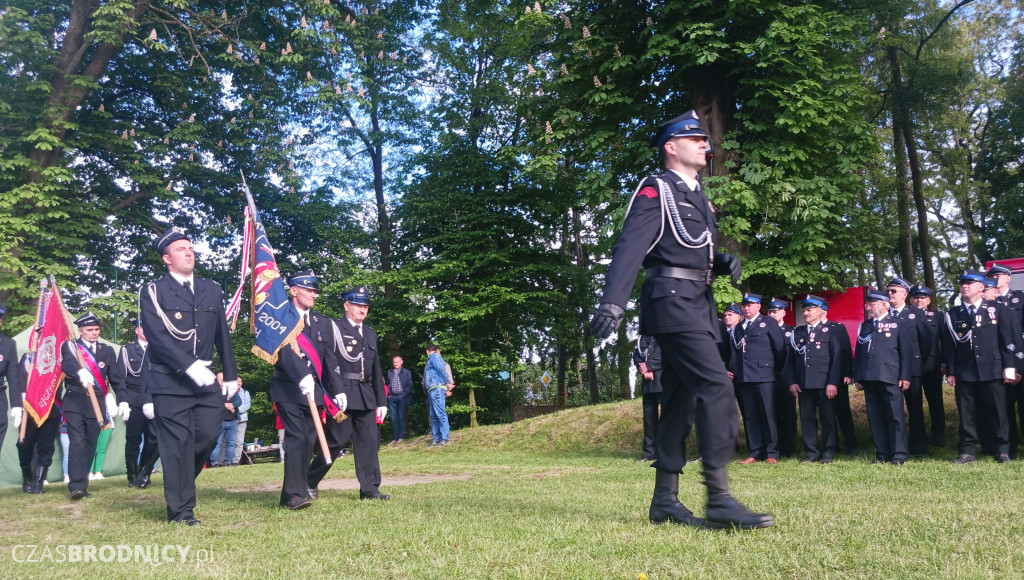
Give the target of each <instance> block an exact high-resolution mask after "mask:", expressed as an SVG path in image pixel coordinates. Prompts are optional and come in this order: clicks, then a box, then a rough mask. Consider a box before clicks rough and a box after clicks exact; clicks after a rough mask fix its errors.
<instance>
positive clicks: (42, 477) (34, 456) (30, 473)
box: [12, 352, 64, 494]
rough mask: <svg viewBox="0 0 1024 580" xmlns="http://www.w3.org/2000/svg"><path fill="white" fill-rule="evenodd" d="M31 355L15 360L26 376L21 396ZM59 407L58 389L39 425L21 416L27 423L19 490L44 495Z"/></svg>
mask: <svg viewBox="0 0 1024 580" xmlns="http://www.w3.org/2000/svg"><path fill="white" fill-rule="evenodd" d="M54 354H56V353H54ZM34 356H35V355H34V354H33V353H31V352H26V353H25V354H23V355H22V356H21V359H20V360H19V361H18V366H19V367H20V372H22V373H23V374H24V376H25V383H24V384H25V387H24V389H22V391H21V393H25V392H26V391H27V389H28V378H29V374H30V373H31V372H32V361H33V358H34ZM53 358H54V359H56V358H57V357H56V356H54V357H53ZM21 393H19V394H18V399H19V400H21ZM12 394H13V393H12ZM60 406H61V400H60V391H59V390H58V392H56V393H54V396H53V406H52V407H51V408H50V413H49V415H47V416H46V419H45V420H44V421H43V423H42V424H41V425H39V426H36V422H35V421H34V420H33V419H32V417H30V416H25V415H22V417H21V420H22V421H28V423H26V424H25V440H24V441H19V442H18V463H20V464H21V475H22V479H23V482H22V488H21V490H22V491H24V492H25V493H33V494H37V493H43V482H45V481H46V472H47V471H48V470H49V469H50V465H51V464H52V463H53V454H54V452H55V451H56V450H57V449H56V439H57V435H58V433H60V425H61V423H62V422H63V420H64V413H63V411H61V407H60ZM22 409H24V405H22ZM18 427H20V425H18Z"/></svg>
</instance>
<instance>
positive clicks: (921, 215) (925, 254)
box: [903, 110, 935, 288]
mask: <svg viewBox="0 0 1024 580" xmlns="http://www.w3.org/2000/svg"><path fill="white" fill-rule="evenodd" d="M903 118H904V120H905V121H906V122H905V123H904V124H903V139H904V140H905V141H906V142H907V160H908V161H909V162H910V183H911V184H912V186H913V192H914V205H915V206H916V209H917V237H918V247H919V249H920V250H921V265H922V266H923V267H924V285H925V286H927V287H929V288H935V268H934V266H933V265H932V238H931V234H930V233H929V231H928V230H929V228H928V207H927V206H926V205H925V203H924V183H923V178H922V177H921V157H920V155H919V154H918V152H917V135H916V134H915V132H914V124H913V123H912V122H911V121H910V111H909V110H907V111H904V115H903ZM904 273H905V274H907V275H908V276H911V280H912V281H915V282H916V278H917V276H914V275H913V273H907V272H904Z"/></svg>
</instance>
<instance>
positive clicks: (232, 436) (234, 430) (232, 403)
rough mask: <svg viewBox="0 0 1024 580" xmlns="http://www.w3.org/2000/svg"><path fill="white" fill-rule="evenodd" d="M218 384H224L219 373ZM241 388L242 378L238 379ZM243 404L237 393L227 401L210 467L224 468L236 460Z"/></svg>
mask: <svg viewBox="0 0 1024 580" xmlns="http://www.w3.org/2000/svg"><path fill="white" fill-rule="evenodd" d="M217 382H218V384H222V383H223V382H224V374H223V373H217ZM238 384H239V388H241V384H242V377H238ZM241 404H242V398H241V397H240V396H239V395H238V392H237V391H236V392H235V394H234V395H233V396H232V397H231V398H230V399H229V400H227V401H224V418H223V420H222V421H221V427H220V435H219V436H217V446H216V447H214V448H213V453H212V454H210V467H224V466H225V465H228V463H227V462H229V461H230V460H231V459H233V458H234V449H235V440H236V439H237V435H238V407H239V406H240V405H241Z"/></svg>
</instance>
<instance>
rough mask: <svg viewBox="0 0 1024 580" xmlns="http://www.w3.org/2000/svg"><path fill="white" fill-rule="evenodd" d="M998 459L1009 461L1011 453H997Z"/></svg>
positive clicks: (1003, 461)
mask: <svg viewBox="0 0 1024 580" xmlns="http://www.w3.org/2000/svg"><path fill="white" fill-rule="evenodd" d="M996 461H998V462H999V463H1009V462H1010V454H1009V453H1000V454H999V455H996Z"/></svg>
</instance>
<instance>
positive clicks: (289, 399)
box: [270, 270, 334, 510]
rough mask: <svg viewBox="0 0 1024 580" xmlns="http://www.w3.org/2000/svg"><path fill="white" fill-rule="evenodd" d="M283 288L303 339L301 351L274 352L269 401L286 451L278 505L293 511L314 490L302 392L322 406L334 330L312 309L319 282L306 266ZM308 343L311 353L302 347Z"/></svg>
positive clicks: (312, 438) (311, 439)
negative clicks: (325, 368) (274, 408)
mask: <svg viewBox="0 0 1024 580" xmlns="http://www.w3.org/2000/svg"><path fill="white" fill-rule="evenodd" d="M288 287H289V289H290V292H291V295H292V306H294V307H295V310H297V311H298V313H299V318H301V319H302V322H303V325H302V335H303V336H304V339H300V340H302V341H303V342H304V346H302V347H301V348H300V351H299V352H300V353H301V354H297V353H296V352H295V351H293V350H292V349H291V348H290V347H285V348H282V349H281V350H280V351H279V352H278V358H277V363H275V364H274V378H273V379H271V381H270V400H271V401H273V402H274V403H276V404H277V414H278V416H279V417H280V418H281V424H282V425H284V447H285V450H286V451H285V454H284V482H283V483H282V484H281V499H280V505H281V507H286V508H288V509H293V510H297V509H302V508H306V507H309V505H310V496H311V495H314V496H315V495H316V490H315V489H310V485H309V481H308V480H309V464H310V461H311V460H312V459H313V450H314V449H316V447H317V438H316V426H315V425H314V424H313V417H312V415H311V414H310V410H309V399H308V398H307V394H310V393H311V394H312V395H313V399H314V401H316V403H317V407H318V409H319V408H322V407H323V406H324V389H323V387H322V385H323V379H325V378H326V377H324V376H323V374H324V373H323V365H324V360H325V358H326V356H327V352H328V350H329V349H330V348H333V345H334V330H333V329H332V327H331V319H330V318H328V317H326V316H324V315H323V314H320V313H319V312H316V311H314V310H313V306H314V305H315V304H316V299H317V296H318V295H319V293H320V281H319V280H318V279H317V277H316V275H314V274H313V271H312V270H305V271H302V272H296V273H295V274H293V275H292V276H290V277H289V278H288ZM310 347H312V352H308V350H309V348H310ZM314 357H315V360H314ZM318 367H319V368H318ZM318 415H319V413H318ZM331 423H333V421H330V420H329V421H328V425H329V424H331ZM314 487H315V486H314Z"/></svg>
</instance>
